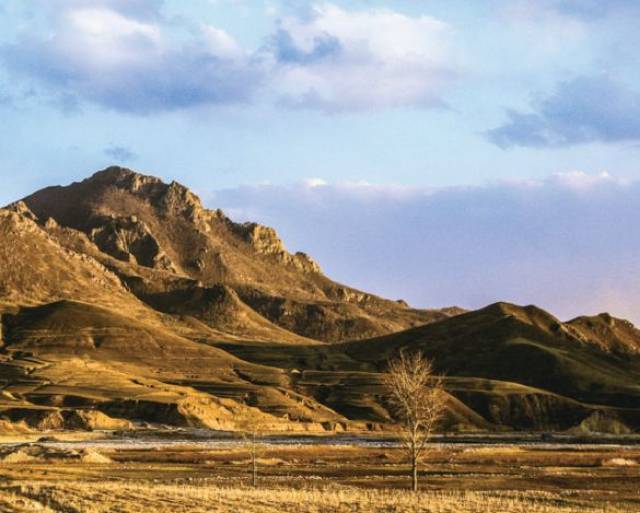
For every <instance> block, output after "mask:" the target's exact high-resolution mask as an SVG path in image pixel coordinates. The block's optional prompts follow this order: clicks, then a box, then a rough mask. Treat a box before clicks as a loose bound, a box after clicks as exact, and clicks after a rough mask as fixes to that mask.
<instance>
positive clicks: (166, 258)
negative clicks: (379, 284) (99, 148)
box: [14, 167, 458, 341]
mask: <svg viewBox="0 0 640 513" xmlns="http://www.w3.org/2000/svg"><path fill="white" fill-rule="evenodd" d="M16 205H24V207H19V209H21V210H26V211H28V212H30V213H31V215H32V217H33V218H35V219H38V220H40V222H41V223H43V224H44V225H45V226H48V229H49V231H50V233H51V234H52V236H54V237H55V236H61V237H62V238H61V239H60V242H61V243H62V244H74V245H75V247H76V248H77V247H78V244H77V241H75V242H72V241H71V239H73V236H71V235H69V234H68V233H67V234H61V229H57V228H56V226H55V224H56V223H57V224H58V225H60V226H61V227H62V229H64V228H71V229H73V230H75V231H77V232H80V233H82V234H83V235H84V236H85V237H86V238H87V240H88V241H89V242H91V244H92V245H93V246H94V247H95V248H96V250H97V252H99V253H101V254H102V255H104V256H105V257H100V256H98V255H96V254H95V251H94V257H95V258H97V259H99V260H100V261H101V262H102V263H103V264H104V265H107V266H108V267H109V269H110V270H112V271H113V272H114V273H116V274H118V275H119V276H120V277H121V278H122V279H123V280H124V281H125V282H126V281H127V280H129V282H130V279H131V277H134V278H135V276H136V275H138V274H140V271H139V269H140V268H141V267H144V268H146V269H149V270H150V271H152V272H149V273H146V276H145V281H144V283H143V284H140V283H138V286H135V287H132V288H131V289H132V291H133V292H134V293H136V294H137V295H138V296H139V297H140V298H143V299H145V298H146V299H150V298H152V297H153V295H155V294H157V293H158V292H166V291H163V290H160V289H162V288H163V285H159V284H158V283H156V282H160V283H161V284H164V283H165V282H166V281H167V275H172V276H173V278H174V279H173V282H174V283H173V287H172V290H171V292H172V293H175V291H176V287H175V285H176V283H177V280H176V279H177V278H181V279H189V280H193V281H194V282H195V284H196V286H197V287H202V288H204V289H209V288H212V287H214V286H216V285H218V284H224V285H226V286H228V287H230V288H231V289H234V290H235V291H236V292H237V293H238V294H239V297H240V300H241V301H242V302H243V303H245V304H246V305H248V306H249V307H250V308H252V309H254V310H256V312H257V313H258V314H259V315H261V316H263V317H264V318H265V319H268V320H269V321H270V322H271V323H274V324H276V325H279V326H280V327H281V328H283V329H285V330H288V331H292V332H294V333H296V334H297V335H299V336H302V337H306V338H311V339H314V338H315V339H320V340H324V341H338V340H345V339H354V338H367V337H371V336H376V335H380V334H385V333H391V332H394V331H398V330H402V329H405V328H408V327H411V326H417V325H422V324H425V323H427V322H431V321H433V320H439V319H442V318H445V317H448V316H449V315H452V314H455V313H458V311H457V310H455V309H453V310H451V309H449V310H443V311H439V310H415V309H411V308H408V307H407V306H406V304H404V303H402V302H397V301H389V300H385V299H382V298H379V297H376V296H374V295H371V294H367V293H364V292H360V291H357V290H354V289H352V288H350V287H346V286H343V285H340V284H337V283H335V282H333V281H331V280H330V279H329V278H327V277H325V276H324V275H323V274H322V273H321V272H320V268H319V267H318V265H317V264H316V263H315V262H314V261H313V260H311V259H310V258H309V257H308V256H307V255H305V254H303V253H296V254H291V253H289V252H287V251H286V249H285V247H284V244H283V243H282V241H281V240H280V239H279V238H278V236H277V234H276V232H275V231H274V230H273V229H272V228H268V227H264V226H261V225H258V224H255V223H243V224H239V223H234V222H233V221H231V220H230V219H229V218H227V217H226V216H225V215H224V214H223V213H222V212H221V211H220V210H215V211H212V210H207V209H205V208H203V207H202V204H201V203H200V200H199V198H198V197H197V196H195V195H194V194H193V193H192V192H191V191H189V190H188V189H187V188H185V187H184V186H182V185H180V184H178V183H176V182H172V183H171V184H169V185H167V184H165V183H163V182H162V181H161V180H159V179H158V178H154V177H151V176H144V175H141V174H138V173H135V172H133V171H131V170H128V169H124V168H119V167H111V168H107V169H105V170H103V171H101V172H98V173H96V174H95V175H93V176H92V177H90V178H88V179H86V180H84V181H82V182H79V183H73V184H71V185H69V186H66V187H49V188H46V189H43V190H41V191H38V192H36V193H34V194H32V195H30V196H28V197H26V198H25V199H24V200H23V203H18V204H15V205H14V208H18V207H16ZM48 219H52V220H55V222H56V223H51V222H48V221H47V220H48ZM76 238H77V237H76ZM84 245H85V246H86V241H85V243H84ZM106 256H109V257H110V258H111V259H112V261H111V263H108V262H107V260H106ZM113 260H116V261H117V262H118V263H115V262H113ZM142 285H143V286H142ZM193 288H194V287H193V284H191V283H187V284H186V286H185V290H184V291H182V292H180V293H181V294H187V295H188V294H192V290H193ZM206 296H207V295H206V294H203V298H204V297H206ZM156 299H157V297H156ZM194 300H195V298H194V297H193V296H192V300H191V301H190V306H189V308H188V309H187V310H186V311H184V312H181V311H179V310H180V306H179V305H178V304H176V305H173V306H172V313H177V314H185V315H193V314H194V311H195V312H196V313H197V315H196V316H197V317H198V318H199V319H200V320H204V321H205V322H206V318H207V316H208V312H209V310H210V309H209V305H208V304H207V303H206V301H207V300H206V299H205V303H204V304H202V305H195V304H194ZM198 312H204V313H198ZM245 313H246V310H245ZM209 317H210V316H209ZM254 320H255V317H254ZM261 322H262V323H263V322H264V321H261ZM207 324H210V323H209V322H207ZM214 327H215V326H214ZM263 331H264V330H263ZM241 334H242V333H241ZM283 335H284V334H283V333H282V332H276V333H274V334H273V336H271V337H270V338H271V340H278V339H280V338H283ZM263 337H264V335H263ZM292 337H293V336H289V337H288V338H289V339H290V340H289V341H291V340H292Z"/></svg>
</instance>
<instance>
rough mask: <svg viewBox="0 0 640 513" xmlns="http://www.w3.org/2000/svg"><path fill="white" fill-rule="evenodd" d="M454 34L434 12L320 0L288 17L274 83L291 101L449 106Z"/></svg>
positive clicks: (333, 106) (332, 106) (275, 47)
mask: <svg viewBox="0 0 640 513" xmlns="http://www.w3.org/2000/svg"><path fill="white" fill-rule="evenodd" d="M451 36H452V34H451V29H450V28H449V26H448V25H446V24H445V23H443V22H441V21H439V20H437V19H434V18H431V17H428V16H419V17H415V18H412V17H409V16H406V15H403V14H400V13H397V12H394V11H391V10H388V9H371V10H366V11H347V10H344V9H342V8H340V7H338V6H335V5H332V4H322V5H316V6H314V7H312V8H311V10H310V12H309V13H308V15H307V16H289V17H285V18H283V19H282V20H281V23H280V29H279V31H278V32H277V34H276V35H275V36H274V37H273V38H272V45H271V48H270V51H271V52H272V57H273V58H274V59H275V61H276V72H275V76H274V79H273V87H274V89H275V90H276V92H277V94H278V95H280V96H281V97H282V98H283V100H284V101H285V102H287V103H289V104H291V105H294V106H302V107H310V108H321V109H324V110H329V111H342V110H361V109H375V108H389V107H402V106H407V105H412V106H415V105H421V106H426V107H432V106H436V105H441V104H442V99H441V94H442V92H443V87H444V85H445V84H447V83H448V82H449V81H450V79H451V78H452V77H453V76H454V75H455V74H456V72H455V65H454V63H453V62H452V58H453V57H452V50H451Z"/></svg>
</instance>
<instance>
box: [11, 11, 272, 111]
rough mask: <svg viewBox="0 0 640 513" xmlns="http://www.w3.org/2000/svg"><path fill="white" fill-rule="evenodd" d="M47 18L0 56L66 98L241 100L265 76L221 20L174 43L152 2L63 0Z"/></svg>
mask: <svg viewBox="0 0 640 513" xmlns="http://www.w3.org/2000/svg"><path fill="white" fill-rule="evenodd" d="M153 6H156V8H155V9H152V7H153ZM50 19H51V31H52V32H51V35H48V36H45V35H43V34H40V33H34V32H31V31H26V32H23V33H22V35H21V38H20V40H19V41H18V42H16V43H15V44H12V45H5V46H4V47H2V48H0V61H2V62H3V63H4V64H5V66H7V68H9V69H10V70H12V71H14V72H15V73H18V74H20V75H22V76H25V77H27V78H29V79H32V80H34V81H35V83H36V84H38V85H39V86H40V87H42V88H43V89H44V90H46V91H47V92H49V93H50V94H52V95H53V96H56V95H57V96H58V97H59V98H61V99H65V102H64V104H70V102H71V103H72V104H74V105H75V104H78V103H79V102H80V101H90V102H94V103H97V104H99V105H102V106H105V107H108V108H111V109H115V110H121V111H126V112H131V113H135V114H149V113H153V112H158V111H167V110H175V109H182V108H189V107H194V106H201V105H208V104H229V103H237V102H246V101H249V100H250V99H251V97H252V95H253V94H254V92H255V90H256V88H257V87H258V86H259V84H260V83H261V80H262V70H261V69H260V68H259V67H258V66H255V65H254V64H253V63H252V62H251V61H250V59H249V58H248V57H247V56H246V55H245V52H244V51H243V50H242V49H241V47H240V46H239V45H238V43H237V42H236V41H235V40H234V39H233V38H232V37H231V36H230V35H229V34H227V33H226V32H225V31H223V30H222V29H220V28H217V27H213V26H204V27H202V30H201V31H200V32H199V33H198V34H196V35H194V36H193V38H192V40H190V41H188V42H180V43H178V42H177V41H176V40H175V39H174V38H172V37H171V31H170V30H168V28H167V24H168V22H167V21H166V20H164V19H163V18H162V16H161V13H160V10H159V6H158V5H157V2H153V1H147V2H143V1H142V0H136V1H133V2H131V3H126V2H124V1H123V0H91V1H89V2H87V3H85V4H83V3H81V2H77V1H72V0H67V1H63V2H61V3H60V4H59V9H57V10H54V11H51V14H50ZM58 103H62V102H60V101H58Z"/></svg>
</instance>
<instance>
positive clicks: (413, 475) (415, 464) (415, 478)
mask: <svg viewBox="0 0 640 513" xmlns="http://www.w3.org/2000/svg"><path fill="white" fill-rule="evenodd" d="M411 478H412V486H411V489H412V490H413V491H414V492H417V491H418V458H417V457H416V456H415V455H414V456H413V457H412V458H411Z"/></svg>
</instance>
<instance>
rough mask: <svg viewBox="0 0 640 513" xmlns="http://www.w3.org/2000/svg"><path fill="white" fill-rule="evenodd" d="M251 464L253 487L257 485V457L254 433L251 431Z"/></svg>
mask: <svg viewBox="0 0 640 513" xmlns="http://www.w3.org/2000/svg"><path fill="white" fill-rule="evenodd" d="M251 442H252V443H251V464H252V466H253V487H254V488H256V487H257V486H258V459H257V458H256V434H255V433H253V436H252V440H251Z"/></svg>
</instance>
